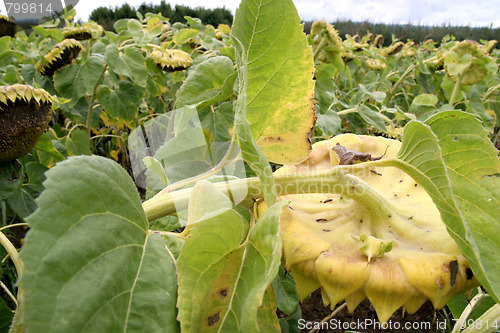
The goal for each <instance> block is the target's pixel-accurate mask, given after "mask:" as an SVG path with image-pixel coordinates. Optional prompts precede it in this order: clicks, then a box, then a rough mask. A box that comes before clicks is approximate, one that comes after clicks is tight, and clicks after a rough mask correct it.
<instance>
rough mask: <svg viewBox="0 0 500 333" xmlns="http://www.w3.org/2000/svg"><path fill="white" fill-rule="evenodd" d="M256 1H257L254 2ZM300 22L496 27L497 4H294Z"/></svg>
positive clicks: (445, 0)
mask: <svg viewBox="0 0 500 333" xmlns="http://www.w3.org/2000/svg"><path fill="white" fill-rule="evenodd" d="M160 1H161V0H144V1H143V0H133V1H127V2H128V3H129V4H130V5H131V6H139V5H140V4H141V3H143V2H147V3H153V4H159V3H160ZM255 1H260V0H255ZM167 2H168V3H170V4H171V5H172V6H175V5H176V4H182V5H185V6H189V7H197V6H201V7H205V8H217V7H225V8H226V9H228V10H230V11H231V12H232V13H233V14H234V13H235V11H236V8H237V7H238V6H239V4H240V2H241V1H240V0H211V1H206V0H169V1H167ZM122 3H124V1H123V0H106V1H105V2H103V1H100V0H99V1H97V0H80V2H79V3H78V5H77V6H76V9H77V18H81V19H82V20H86V19H87V17H88V15H90V13H91V12H92V10H93V9H95V8H97V7H99V6H106V7H108V6H111V7H115V6H121V4H122ZM294 3H295V6H296V7H297V10H298V12H299V15H300V17H301V18H302V19H303V20H308V21H309V20H316V19H326V20H328V21H330V22H333V21H336V20H338V19H341V20H352V21H364V20H367V21H370V22H373V23H401V24H406V23H411V24H419V25H448V24H450V25H472V26H490V24H493V27H500V16H499V15H498V13H500V1H498V0H483V1H481V3H480V4H478V3H477V2H473V1H470V0H439V1H435V0H342V1H339V0H294Z"/></svg>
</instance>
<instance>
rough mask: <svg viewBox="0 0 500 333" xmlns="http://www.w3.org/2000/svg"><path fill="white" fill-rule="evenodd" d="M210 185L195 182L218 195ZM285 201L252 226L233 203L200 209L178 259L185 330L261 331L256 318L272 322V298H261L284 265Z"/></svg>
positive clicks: (180, 318) (201, 187) (179, 304)
mask: <svg viewBox="0 0 500 333" xmlns="http://www.w3.org/2000/svg"><path fill="white" fill-rule="evenodd" d="M209 184H210V183H207V184H204V186H195V190H197V191H201V192H200V193H196V194H193V195H197V196H203V195H204V194H206V195H207V196H208V195H212V196H214V193H213V191H215V187H214V186H213V185H211V184H210V185H211V186H212V188H210V185H209ZM219 194H220V195H218V197H221V195H222V193H219ZM221 200H224V199H221ZM225 200H227V201H229V199H228V198H227V197H226V199H225ZM286 204H287V201H282V202H280V203H278V204H276V205H274V206H271V208H270V211H269V214H264V215H262V216H261V217H260V218H259V220H258V221H257V223H255V225H254V226H253V227H252V228H251V229H250V231H248V224H247V222H246V221H245V220H244V219H243V218H242V217H241V215H240V214H239V213H238V212H237V211H236V210H234V209H232V208H231V207H227V206H225V205H220V207H225V208H223V209H218V210H216V211H213V210H210V207H207V208H206V209H207V213H203V212H201V211H200V210H199V207H198V208H196V212H197V214H196V216H198V217H199V219H196V220H195V221H193V224H192V228H191V230H190V237H189V238H187V239H186V242H185V244H184V246H183V248H182V251H181V253H180V255H179V260H178V262H177V267H178V270H177V272H178V281H179V297H178V303H177V306H178V309H179V314H178V317H177V319H178V320H179V321H180V323H181V329H182V332H241V331H244V332H257V331H258V323H260V324H263V323H265V324H266V327H272V326H273V323H272V321H271V320H270V317H269V313H268V312H269V311H268V310H269V309H268V307H269V306H270V305H269V304H268V303H267V302H268V300H267V299H266V298H264V300H265V303H264V304H262V302H263V297H264V293H265V291H266V288H267V287H268V286H269V285H270V284H271V282H272V280H273V279H274V277H275V276H276V274H277V272H278V267H279V264H280V259H281V234H280V229H279V216H280V214H281V211H282V207H283V206H284V205H286ZM191 209H194V207H189V210H191ZM266 213H267V211H266ZM192 216H194V215H192ZM261 305H262V306H263V307H264V308H263V309H261V310H260V312H259V314H258V311H259V308H260V307H261ZM262 311H264V312H265V315H264V314H263V313H262ZM269 325H270V326H269Z"/></svg>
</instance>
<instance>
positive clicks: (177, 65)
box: [149, 49, 193, 72]
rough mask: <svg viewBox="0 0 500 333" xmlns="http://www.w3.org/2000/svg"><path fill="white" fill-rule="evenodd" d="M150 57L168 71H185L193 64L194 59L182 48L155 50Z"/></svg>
mask: <svg viewBox="0 0 500 333" xmlns="http://www.w3.org/2000/svg"><path fill="white" fill-rule="evenodd" d="M149 57H150V58H151V59H152V60H153V62H154V63H155V64H156V65H157V66H158V67H159V68H161V69H162V70H165V71H167V72H176V71H183V70H185V69H187V68H189V67H191V65H192V64H193V59H192V58H191V57H190V56H189V54H188V53H186V52H184V51H182V50H176V49H166V50H164V51H160V50H154V51H153V52H151V54H150V55H149Z"/></svg>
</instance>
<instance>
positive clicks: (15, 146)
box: [0, 84, 52, 162]
mask: <svg viewBox="0 0 500 333" xmlns="http://www.w3.org/2000/svg"><path fill="white" fill-rule="evenodd" d="M51 106H52V100H51V96H50V95H49V93H48V92H46V91H45V90H43V89H35V88H33V87H31V86H28V85H23V84H14V85H12V86H0V119H1V120H0V162H6V161H12V160H15V159H17V158H19V157H22V156H24V155H26V154H28V153H29V152H30V151H31V150H32V149H33V147H34V146H35V145H36V143H37V141H38V139H39V138H40V135H42V134H43V133H44V132H45V131H46V130H47V127H48V124H49V121H50V110H51Z"/></svg>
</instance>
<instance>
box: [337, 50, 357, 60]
mask: <svg viewBox="0 0 500 333" xmlns="http://www.w3.org/2000/svg"><path fill="white" fill-rule="evenodd" d="M340 55H341V57H342V60H343V61H344V63H348V62H349V61H352V60H354V59H356V55H355V54H353V53H351V52H342V53H341V54H340Z"/></svg>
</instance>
